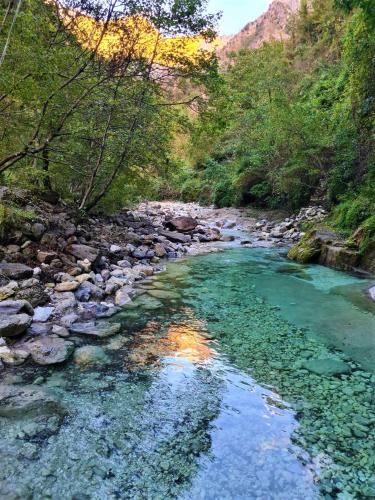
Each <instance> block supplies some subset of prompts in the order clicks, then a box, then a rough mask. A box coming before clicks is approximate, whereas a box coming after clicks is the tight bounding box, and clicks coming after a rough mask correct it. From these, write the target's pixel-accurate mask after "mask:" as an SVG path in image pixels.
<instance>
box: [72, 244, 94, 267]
mask: <svg viewBox="0 0 375 500" xmlns="http://www.w3.org/2000/svg"><path fill="white" fill-rule="evenodd" d="M66 251H67V252H68V253H70V254H71V255H73V257H76V258H77V259H79V260H81V261H85V260H88V261H89V262H90V263H93V262H95V260H96V259H97V258H98V256H99V250H98V249H97V248H93V247H90V246H88V245H78V244H73V245H69V246H68V247H66Z"/></svg>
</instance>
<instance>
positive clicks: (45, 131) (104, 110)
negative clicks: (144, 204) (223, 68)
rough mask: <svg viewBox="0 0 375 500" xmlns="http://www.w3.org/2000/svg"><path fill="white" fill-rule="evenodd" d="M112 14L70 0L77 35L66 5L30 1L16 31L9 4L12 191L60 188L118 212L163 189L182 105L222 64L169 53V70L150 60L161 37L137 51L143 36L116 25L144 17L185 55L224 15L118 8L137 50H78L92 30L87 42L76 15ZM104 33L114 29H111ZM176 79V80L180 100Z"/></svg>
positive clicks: (152, 4)
mask: <svg viewBox="0 0 375 500" xmlns="http://www.w3.org/2000/svg"><path fill="white" fill-rule="evenodd" d="M110 6H111V2H109V3H105V2H104V3H103V2H100V1H98V0H88V1H86V0H85V1H83V0H67V1H65V2H64V7H65V8H66V9H70V10H69V12H70V14H69V15H72V16H73V17H72V20H71V24H72V25H73V26H75V25H76V24H77V26H76V27H75V28H74V29H73V30H69V29H67V26H66V24H67V23H66V20H65V21H64V18H65V14H63V13H62V10H61V9H62V7H61V5H60V4H59V2H41V1H39V0H24V2H23V3H22V9H21V10H20V13H19V15H18V17H17V20H16V23H15V25H14V26H12V23H11V19H12V17H13V10H12V9H13V7H14V5H13V3H10V7H11V12H10V14H11V15H9V16H7V17H6V16H4V14H5V12H6V6H5V5H4V4H0V16H1V17H2V18H4V25H3V26H2V29H1V30H0V46H1V47H3V46H4V45H5V41H6V39H7V37H8V36H11V38H10V41H11V43H10V45H9V47H8V51H7V54H6V57H5V59H4V62H3V64H2V67H1V72H0V87H1V93H0V136H1V138H2V140H1V142H0V175H2V176H3V179H4V181H5V182H6V183H8V184H16V185H17V186H21V187H27V188H37V189H47V190H51V189H53V190H54V191H56V192H58V194H59V195H60V196H61V197H62V198H63V199H65V200H67V201H69V202H73V203H76V204H77V205H78V207H79V208H80V209H81V210H83V211H86V212H87V211H89V210H90V209H93V208H98V209H100V210H103V209H104V210H112V209H114V208H115V207H119V206H122V205H123V204H124V203H128V202H129V201H130V200H133V201H135V200H136V199H139V198H142V197H143V196H147V195H148V194H150V193H155V192H156V191H157V187H158V182H157V181H156V180H155V178H156V176H157V175H159V173H160V175H161V176H163V175H164V172H165V170H166V166H168V162H169V161H170V156H171V155H170V149H171V147H172V144H173V140H174V135H175V132H176V129H177V128H178V125H177V124H178V121H179V113H178V112H177V107H175V106H174V102H175V101H179V100H185V99H186V100H187V101H188V100H189V97H190V95H191V93H192V90H190V92H186V86H184V81H185V80H189V81H191V82H194V85H195V86H197V85H199V86H200V88H201V89H203V88H204V85H205V84H206V83H207V80H209V78H210V77H211V75H215V73H216V61H215V59H214V58H208V57H207V56H206V55H205V54H204V53H203V52H202V54H200V55H199V54H198V55H197V56H196V58H195V59H194V60H192V59H191V58H189V57H188V53H187V52H186V55H184V51H183V50H182V49H181V50H179V51H175V53H173V54H169V56H170V57H169V59H168V60H169V62H170V64H169V66H168V67H166V68H163V67H161V66H160V64H156V56H155V60H154V59H153V58H152V56H150V55H147V54H150V53H151V54H156V52H157V45H158V37H155V40H154V41H152V40H151V39H150V43H154V45H155V47H152V46H151V47H148V51H146V52H145V54H143V53H141V52H142V51H139V50H136V47H137V45H136V44H137V38H138V35H139V33H138V32H135V33H132V32H129V29H128V27H127V26H126V23H125V24H124V23H121V22H120V23H117V24H116V23H115V21H114V19H115V18H129V16H133V17H134V16H138V19H139V18H142V19H144V20H145V22H149V23H152V25H153V26H155V27H157V28H158V30H159V31H160V32H161V33H162V34H163V37H166V38H168V37H175V36H177V35H178V36H180V37H181V38H179V40H180V42H179V45H181V47H182V48H183V47H184V43H183V40H186V41H187V42H186V43H187V44H188V41H189V40H191V39H192V38H194V37H195V36H196V35H198V34H199V35H201V33H202V32H204V34H205V36H206V37H207V39H208V40H209V39H210V38H211V37H212V36H213V33H212V26H213V22H214V16H210V15H207V14H206V13H205V12H204V7H205V2H204V1H203V0H181V1H179V2H178V3H173V2H172V4H171V2H169V0H161V1H160V0H146V1H144V2H139V1H136V0H128V1H126V2H122V3H120V4H119V3H117V4H116V8H115V11H114V13H112V18H111V22H112V24H111V29H115V30H116V33H113V36H115V35H116V37H117V38H118V39H119V40H120V39H124V44H123V49H122V50H125V49H124V47H125V48H126V50H127V51H125V52H121V53H120V54H116V53H113V54H112V57H109V52H108V54H107V56H108V57H107V56H106V55H103V52H101V51H99V50H96V49H97V48H96V49H95V47H94V46H93V47H91V48H90V50H89V49H87V48H85V47H83V46H81V45H80V44H79V43H78V42H77V40H83V39H84V38H85V37H84V35H85V32H83V34H82V33H81V35H80V29H81V28H80V24H79V21H78V22H77V20H76V18H75V16H76V15H79V13H80V11H82V12H84V13H85V14H87V15H91V17H95V19H96V20H100V19H105V18H107V16H108V15H111V14H110ZM73 13H75V14H74V15H73ZM135 18H136V17H135ZM135 24H136V23H135ZM140 24H141V23H140ZM82 26H84V24H82ZM97 26H98V28H97V29H98V30H100V29H102V30H105V29H108V26H107V25H106V24H105V23H103V24H102V25H100V24H99V23H98V25H97ZM100 26H102V27H101V28H100ZM114 26H116V27H115V28H114ZM82 29H83V28H82ZM134 29H135V30H136V29H137V28H136V26H134ZM73 33H74V34H76V35H77V38H76V37H75V36H74V34H73ZM111 34H112V33H111ZM183 37H185V38H183ZM132 44H133V45H132ZM114 45H115V44H114ZM138 49H139V48H138ZM113 50H116V47H115V46H114V47H113ZM156 68H157V71H155V70H156ZM167 79H168V81H172V80H173V81H174V84H173V90H172V91H171V92H169V91H167V90H166V87H165V85H164V81H165V80H167ZM195 88H196V87H195ZM182 89H184V91H185V93H184V98H183V99H182V98H181V99H180V98H179V93H181V92H182V91H183V90H182Z"/></svg>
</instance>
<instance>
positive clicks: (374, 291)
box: [368, 285, 375, 300]
mask: <svg viewBox="0 0 375 500" xmlns="http://www.w3.org/2000/svg"><path fill="white" fill-rule="evenodd" d="M368 294H369V296H370V299H372V300H375V285H374V286H372V287H371V288H369V290H368Z"/></svg>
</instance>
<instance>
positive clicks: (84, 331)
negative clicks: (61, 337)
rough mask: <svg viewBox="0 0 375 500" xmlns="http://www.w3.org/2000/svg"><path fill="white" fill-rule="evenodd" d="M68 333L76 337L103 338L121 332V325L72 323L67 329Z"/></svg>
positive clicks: (96, 322)
mask: <svg viewBox="0 0 375 500" xmlns="http://www.w3.org/2000/svg"><path fill="white" fill-rule="evenodd" d="M69 330H70V333H73V334H78V335H91V336H93V337H99V338H105V337H110V336H111V335H116V333H119V332H120V330H121V323H107V322H99V321H90V322H87V323H74V324H73V325H71V326H70V328H69Z"/></svg>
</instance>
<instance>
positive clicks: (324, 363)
mask: <svg viewBox="0 0 375 500" xmlns="http://www.w3.org/2000/svg"><path fill="white" fill-rule="evenodd" d="M303 368H305V369H306V370H308V371H309V372H311V373H315V374H316V375H321V376H325V377H332V376H334V375H346V374H349V373H350V372H351V368H350V366H349V365H348V364H347V363H344V362H343V361H340V360H336V359H311V360H308V361H305V362H304V363H303Z"/></svg>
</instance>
